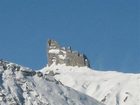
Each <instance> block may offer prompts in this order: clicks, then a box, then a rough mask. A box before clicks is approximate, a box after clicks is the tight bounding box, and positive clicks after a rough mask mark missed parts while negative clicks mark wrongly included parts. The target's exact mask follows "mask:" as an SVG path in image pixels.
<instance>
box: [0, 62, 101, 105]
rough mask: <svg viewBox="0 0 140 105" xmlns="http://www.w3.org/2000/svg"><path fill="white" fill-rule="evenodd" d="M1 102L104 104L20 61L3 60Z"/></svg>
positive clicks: (21, 104)
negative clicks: (22, 65) (17, 63)
mask: <svg viewBox="0 0 140 105" xmlns="http://www.w3.org/2000/svg"><path fill="white" fill-rule="evenodd" d="M0 105H102V104H100V103H99V102H97V101H96V100H95V99H93V98H91V97H89V96H87V95H84V94H82V93H80V92H77V91H75V90H74V89H71V88H69V87H66V86H64V85H62V84H61V82H59V81H56V80H55V79H54V78H53V77H52V76H49V75H43V74H42V73H41V72H35V71H32V70H30V69H28V68H24V67H21V66H19V65H16V64H13V63H9V62H5V61H1V62H0Z"/></svg>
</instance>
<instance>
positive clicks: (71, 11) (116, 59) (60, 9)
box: [0, 0, 140, 73]
mask: <svg viewBox="0 0 140 105" xmlns="http://www.w3.org/2000/svg"><path fill="white" fill-rule="evenodd" d="M139 5H140V1H139V0H1V1H0V58H3V59H6V60H8V61H12V62H15V63H18V64H21V65H24V66H28V67H30V68H33V69H40V68H42V67H44V66H45V65H46V63H47V57H46V41H47V39H55V40H57V41H58V42H60V44H61V45H64V46H69V45H71V46H72V48H73V49H75V50H78V51H80V52H82V53H85V54H86V55H87V57H88V58H89V59H90V62H91V66H92V67H93V68H95V69H98V70H117V71H122V72H133V73H139V72H140V6H139Z"/></svg>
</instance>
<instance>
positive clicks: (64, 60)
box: [48, 40, 90, 67]
mask: <svg viewBox="0 0 140 105" xmlns="http://www.w3.org/2000/svg"><path fill="white" fill-rule="evenodd" d="M52 64H66V65H67V66H79V67H83V66H88V67H90V64H89V60H88V59H87V57H86V56H85V55H84V54H80V53H79V52H77V51H72V50H71V47H67V48H65V47H61V46H60V45H59V44H58V43H57V42H56V41H54V40H49V41H48V66H50V65H52Z"/></svg>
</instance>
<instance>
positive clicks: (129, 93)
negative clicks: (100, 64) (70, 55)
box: [42, 65, 140, 105]
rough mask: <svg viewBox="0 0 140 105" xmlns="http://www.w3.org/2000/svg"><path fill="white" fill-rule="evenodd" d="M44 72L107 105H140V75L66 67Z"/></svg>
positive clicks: (48, 68) (44, 69)
mask: <svg viewBox="0 0 140 105" xmlns="http://www.w3.org/2000/svg"><path fill="white" fill-rule="evenodd" d="M42 71H43V72H44V73H48V72H49V71H53V72H54V73H55V74H56V75H54V77H55V79H56V80H58V81H61V82H62V84H64V85H66V86H69V87H71V88H73V89H75V90H77V91H80V92H82V93H84V94H87V95H89V96H91V97H93V98H95V99H97V100H98V101H100V102H103V103H104V104H106V105H140V74H132V73H121V72H115V71H96V70H92V69H90V68H87V67H70V66H65V65H53V66H51V67H45V68H43V69H42Z"/></svg>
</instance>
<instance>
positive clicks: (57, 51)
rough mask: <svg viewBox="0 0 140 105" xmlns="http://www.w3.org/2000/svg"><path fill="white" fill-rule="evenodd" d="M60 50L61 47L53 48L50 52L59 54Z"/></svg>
mask: <svg viewBox="0 0 140 105" xmlns="http://www.w3.org/2000/svg"><path fill="white" fill-rule="evenodd" d="M59 52H60V50H59V49H51V50H49V51H48V53H54V54H59Z"/></svg>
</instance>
